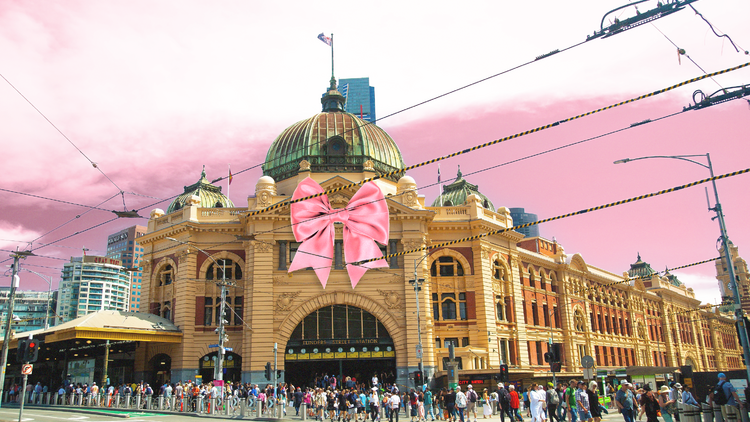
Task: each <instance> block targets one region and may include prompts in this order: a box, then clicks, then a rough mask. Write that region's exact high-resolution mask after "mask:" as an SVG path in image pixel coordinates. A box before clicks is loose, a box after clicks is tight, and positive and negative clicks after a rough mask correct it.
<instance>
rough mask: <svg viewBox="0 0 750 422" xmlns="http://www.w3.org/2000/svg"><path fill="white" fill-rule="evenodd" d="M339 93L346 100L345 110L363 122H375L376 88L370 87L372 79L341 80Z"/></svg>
mask: <svg viewBox="0 0 750 422" xmlns="http://www.w3.org/2000/svg"><path fill="white" fill-rule="evenodd" d="M339 92H341V94H342V95H343V96H344V98H346V103H345V104H344V110H346V111H347V112H349V113H352V114H354V115H356V116H360V114H361V116H362V119H363V120H367V121H368V122H373V121H375V120H376V119H377V117H375V87H372V86H370V78H349V79H340V80H339Z"/></svg>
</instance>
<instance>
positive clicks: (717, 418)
mask: <svg viewBox="0 0 750 422" xmlns="http://www.w3.org/2000/svg"><path fill="white" fill-rule="evenodd" d="M714 422H724V415H722V414H721V406H719V405H718V404H714Z"/></svg>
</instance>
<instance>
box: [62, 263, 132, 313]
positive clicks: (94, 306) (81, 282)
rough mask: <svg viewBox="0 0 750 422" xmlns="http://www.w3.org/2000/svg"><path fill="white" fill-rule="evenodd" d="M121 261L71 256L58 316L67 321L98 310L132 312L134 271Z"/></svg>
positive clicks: (63, 282)
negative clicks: (132, 278)
mask: <svg viewBox="0 0 750 422" xmlns="http://www.w3.org/2000/svg"><path fill="white" fill-rule="evenodd" d="M121 264H122V262H121V261H120V260H119V259H112V258H106V257H103V256H86V255H84V256H83V257H82V258H79V257H71V258H70V262H68V263H65V265H63V270H62V279H61V281H60V292H59V299H58V302H57V315H58V316H59V317H60V318H61V319H62V321H58V322H67V321H70V320H72V319H76V318H78V317H80V316H83V315H86V314H90V313H92V312H96V311H104V310H116V311H128V310H129V307H128V299H129V298H130V272H129V271H127V270H126V269H125V267H123V266H122V265H121Z"/></svg>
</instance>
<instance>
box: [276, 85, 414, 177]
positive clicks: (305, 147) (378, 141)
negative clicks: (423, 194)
mask: <svg viewBox="0 0 750 422" xmlns="http://www.w3.org/2000/svg"><path fill="white" fill-rule="evenodd" d="M321 103H322V104H323V111H322V112H321V113H319V114H316V115H315V116H312V117H310V118H309V119H306V120H302V121H300V122H297V123H295V124H293V125H291V126H289V127H288V128H286V129H285V130H284V131H283V132H281V134H280V135H279V136H278V137H277V138H276V140H275V141H273V144H271V147H270V148H268V154H267V155H266V163H265V164H263V174H264V175H265V176H271V177H272V178H273V179H274V180H275V181H277V182H278V181H281V180H284V179H288V178H290V177H293V176H294V175H296V174H297V173H299V171H300V162H301V161H302V160H306V161H308V162H309V163H310V171H312V172H315V173H348V172H362V171H363V170H364V169H365V163H366V162H367V161H372V164H373V168H374V170H375V172H377V173H379V174H383V173H388V172H391V171H394V170H400V169H402V168H404V160H403V158H402V157H401V151H400V150H399V149H398V146H397V145H396V143H395V142H394V141H393V139H391V137H390V136H388V134H387V133H386V132H385V131H384V130H383V129H381V128H379V127H377V126H376V125H374V124H372V123H368V122H366V121H364V120H360V119H359V118H358V117H357V116H356V115H354V114H351V113H347V112H345V111H343V110H344V96H343V95H341V93H340V92H338V90H337V89H336V79H334V78H331V86H330V87H329V88H328V91H327V92H326V93H325V94H324V95H323V98H322V99H321ZM399 177H400V175H395V176H392V177H389V179H391V180H394V181H397V180H398V179H399Z"/></svg>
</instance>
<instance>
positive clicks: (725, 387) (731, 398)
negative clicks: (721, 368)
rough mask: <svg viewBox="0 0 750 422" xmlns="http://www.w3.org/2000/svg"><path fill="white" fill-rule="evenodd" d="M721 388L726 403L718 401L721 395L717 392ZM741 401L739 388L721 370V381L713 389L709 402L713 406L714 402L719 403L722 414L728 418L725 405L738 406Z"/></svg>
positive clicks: (725, 418)
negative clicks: (738, 393)
mask: <svg viewBox="0 0 750 422" xmlns="http://www.w3.org/2000/svg"><path fill="white" fill-rule="evenodd" d="M720 390H721V396H723V400H721V401H722V402H723V401H724V400H726V402H725V403H720V402H718V403H717V400H718V399H719V397H717V394H718V393H719V391H720ZM739 402H740V397H739V396H738V395H737V389H736V388H734V386H733V385H732V383H730V382H728V381H727V376H726V375H725V374H724V373H723V372H721V373H719V383H718V384H717V385H716V387H715V388H714V389H712V392H711V394H710V395H709V403H708V404H710V405H711V406H713V405H714V404H718V405H719V406H720V408H721V414H722V415H723V416H724V420H725V421H726V420H728V419H727V409H726V407H725V406H733V407H738V404H739Z"/></svg>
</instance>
